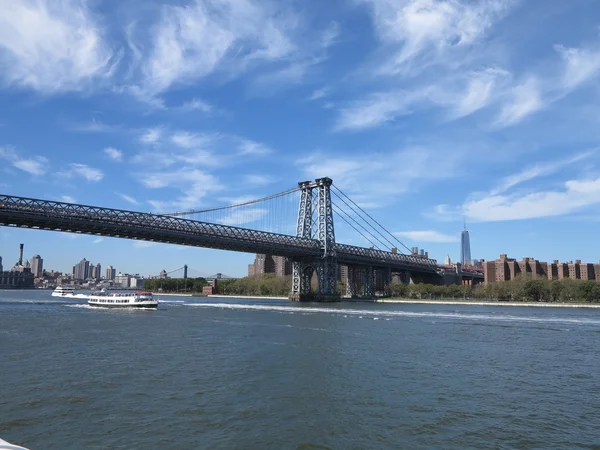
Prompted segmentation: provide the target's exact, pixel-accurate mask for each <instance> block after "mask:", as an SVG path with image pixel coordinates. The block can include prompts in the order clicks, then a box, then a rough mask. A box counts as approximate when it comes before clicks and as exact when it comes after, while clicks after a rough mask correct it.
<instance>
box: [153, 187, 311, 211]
mask: <svg viewBox="0 0 600 450" xmlns="http://www.w3.org/2000/svg"><path fill="white" fill-rule="evenodd" d="M299 190H300V188H299V187H295V188H292V189H288V190H287V191H283V192H278V193H277V194H271V195H267V196H266V197H262V198H258V199H256V200H248V201H246V202H242V203H236V204H234V205H227V206H219V207H216V208H208V209H198V210H193V211H180V212H174V213H170V214H164V215H165V216H190V215H192V214H201V213H208V212H214V211H221V210H224V209H229V208H237V207H238V206H247V205H253V204H254V203H259V202H263V201H266V200H271V199H274V198H277V197H283V196H284V195H288V194H292V193H294V192H297V191H299Z"/></svg>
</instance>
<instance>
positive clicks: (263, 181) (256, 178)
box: [244, 175, 273, 186]
mask: <svg viewBox="0 0 600 450" xmlns="http://www.w3.org/2000/svg"><path fill="white" fill-rule="evenodd" d="M244 181H245V182H246V183H249V184H253V185H256V186H265V185H267V184H271V183H272V182H273V179H272V178H271V177H270V176H268V175H245V176H244Z"/></svg>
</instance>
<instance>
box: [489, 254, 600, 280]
mask: <svg viewBox="0 0 600 450" xmlns="http://www.w3.org/2000/svg"><path fill="white" fill-rule="evenodd" d="M483 276H484V280H485V281H484V283H485V284H486V285H487V284H490V283H499V282H501V281H509V280H514V279H515V278H517V277H522V278H526V279H531V280H563V279H572V280H595V281H598V282H600V264H589V263H582V262H581V260H580V259H578V260H576V261H575V262H573V261H569V262H567V263H561V262H558V260H554V261H553V262H551V263H547V262H540V261H538V260H536V259H535V258H523V259H522V260H521V261H517V260H516V259H514V258H509V257H508V256H507V255H506V254H502V255H500V258H498V259H496V260H495V261H484V262H483Z"/></svg>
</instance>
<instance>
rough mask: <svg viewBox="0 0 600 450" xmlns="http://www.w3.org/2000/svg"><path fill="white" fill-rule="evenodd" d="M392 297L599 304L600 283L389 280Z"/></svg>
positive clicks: (584, 281)
mask: <svg viewBox="0 0 600 450" xmlns="http://www.w3.org/2000/svg"><path fill="white" fill-rule="evenodd" d="M390 291H391V292H390V294H391V295H392V296H393V297H404V298H419V299H444V298H452V299H457V298H462V299H465V300H469V299H471V300H473V299H478V300H496V301H511V302H548V303H553V302H554V303H600V283H599V282H596V281H591V280H572V279H563V280H531V279H524V278H516V279H514V280H510V281H502V282H499V283H491V284H488V285H487V286H483V285H478V286H476V287H475V288H472V287H471V286H459V285H450V286H435V285H431V284H410V285H404V284H402V283H392V285H391V286H390Z"/></svg>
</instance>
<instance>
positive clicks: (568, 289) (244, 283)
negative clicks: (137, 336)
mask: <svg viewBox="0 0 600 450" xmlns="http://www.w3.org/2000/svg"><path fill="white" fill-rule="evenodd" d="M208 284H209V283H208V282H207V281H206V280H205V279H204V278H187V279H183V278H162V279H151V280H146V281H145V282H144V289H145V290H148V291H152V292H189V293H201V292H202V288H203V287H204V286H208ZM291 286H292V277H291V276H286V277H276V276H275V275H274V274H264V275H263V276H261V277H244V278H239V279H236V280H218V282H217V290H216V293H217V294H221V295H239V296H276V297H287V296H288V295H289V293H290V291H291ZM315 288H316V286H314V285H313V289H315ZM338 288H339V292H340V293H341V294H342V296H343V295H344V294H345V292H346V286H345V285H344V283H342V282H339V283H338ZM385 294H386V295H389V296H392V297H397V298H408V299H428V300H434V299H437V300H442V299H454V300H456V299H462V300H495V301H512V302H550V303H551V302H560V303H600V283H599V282H596V281H590V280H571V279H563V280H531V279H524V278H516V279H514V280H510V281H503V282H499V283H491V284H488V285H487V286H483V285H478V286H475V287H474V288H473V287H471V286H467V285H450V286H438V285H433V284H424V283H418V284H409V285H406V284H403V283H401V282H393V283H391V284H390V286H389V288H388V292H386V293H385Z"/></svg>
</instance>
